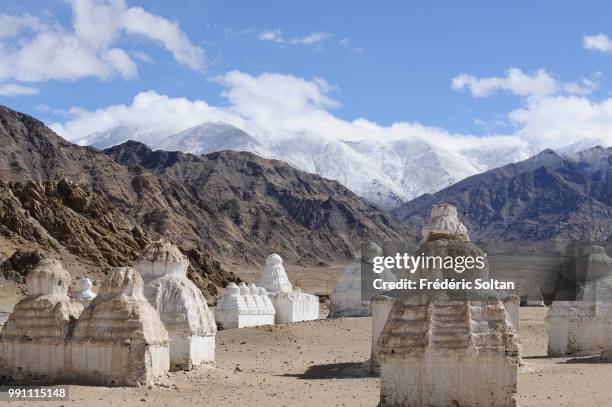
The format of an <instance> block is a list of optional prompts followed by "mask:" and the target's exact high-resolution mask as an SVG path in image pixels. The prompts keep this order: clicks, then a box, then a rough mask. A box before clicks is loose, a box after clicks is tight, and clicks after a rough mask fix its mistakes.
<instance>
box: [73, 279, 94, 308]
mask: <svg viewBox="0 0 612 407" xmlns="http://www.w3.org/2000/svg"><path fill="white" fill-rule="evenodd" d="M92 287H93V284H92V282H91V280H90V279H88V278H87V277H84V278H82V279H81V281H80V282H79V291H78V292H77V293H76V294H75V295H74V297H73V298H74V300H75V301H78V302H80V303H81V304H83V306H84V307H87V306H88V305H89V303H90V302H91V301H92V300H93V299H94V298H96V293H94V292H93V291H92V290H91V288H92Z"/></svg>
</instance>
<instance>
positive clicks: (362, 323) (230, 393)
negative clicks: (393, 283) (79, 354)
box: [0, 265, 612, 407]
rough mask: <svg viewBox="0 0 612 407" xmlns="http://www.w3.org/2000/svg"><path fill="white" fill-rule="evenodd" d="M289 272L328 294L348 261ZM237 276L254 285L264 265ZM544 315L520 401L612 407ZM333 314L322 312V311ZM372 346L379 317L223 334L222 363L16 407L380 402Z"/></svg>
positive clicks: (604, 379)
mask: <svg viewBox="0 0 612 407" xmlns="http://www.w3.org/2000/svg"><path fill="white" fill-rule="evenodd" d="M286 269H287V273H288V275H289V278H290V280H291V281H292V282H293V283H296V282H297V283H298V285H299V286H300V287H302V288H303V289H304V290H305V291H308V292H315V293H317V294H325V293H327V292H328V290H331V289H332V288H333V286H335V284H336V282H337V280H338V278H339V276H340V274H341V273H342V270H343V266H342V265H338V266H333V267H329V268H325V269H322V268H312V269H307V268H300V267H292V266H290V265H287V266H286ZM238 274H239V275H240V277H242V278H244V279H246V280H247V281H256V280H257V277H258V276H259V270H238ZM330 287H332V288H330ZM21 295H22V293H20V289H19V288H18V287H17V286H15V285H14V284H13V283H9V282H5V285H4V286H3V287H2V288H0V311H10V310H11V309H12V305H13V304H14V303H15V302H17V301H18V299H19V298H20V296H21ZM546 311H547V308H529V307H523V308H521V310H520V325H521V326H520V332H521V336H520V340H521V351H522V356H523V363H524V365H523V366H522V367H521V369H520V373H519V379H518V380H519V384H518V403H519V406H522V407H527V406H533V407H547V406H551V407H552V406H555V407H556V406H580V407H591V406H602V407H604V406H605V407H609V406H611V405H612V385H610V383H612V363H600V362H599V361H598V360H597V359H596V358H581V359H573V358H548V357H547V356H546V346H547V334H546V323H545V321H544V317H545V316H546ZM326 313H327V311H326V309H324V308H323V309H322V313H321V316H322V317H323V318H324V317H325V315H326ZM370 342H371V318H341V319H331V320H328V319H322V320H318V321H312V322H303V323H298V324H292V325H278V326H271V327H257V328H244V329H231V330H226V331H219V332H218V334H217V355H216V359H217V360H216V363H215V366H214V367H209V366H201V367H198V368H197V369H194V370H192V371H190V372H171V373H170V374H168V376H167V377H165V378H164V379H163V381H162V382H161V383H160V384H159V385H155V386H152V387H150V388H145V387H143V388H103V387H88V386H70V401H62V402H42V403H33V402H24V403H18V402H11V403H10V406H18V405H23V406H30V407H31V406H33V405H37V404H40V405H44V406H83V405H87V406H91V407H93V406H109V405H115V406H180V407H184V406H189V405H204V406H215V407H217V406H219V407H222V406H232V407H236V406H253V407H255V406H265V407H268V406H376V405H377V404H378V398H379V387H378V377H374V376H372V375H370V374H369V373H368V370H367V361H368V359H369V357H370ZM1 403H2V402H0V404H1Z"/></svg>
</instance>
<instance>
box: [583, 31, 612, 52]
mask: <svg viewBox="0 0 612 407" xmlns="http://www.w3.org/2000/svg"><path fill="white" fill-rule="evenodd" d="M582 46H583V47H584V48H586V49H589V50H591V51H598V52H605V53H610V52H612V40H610V38H608V36H607V35H605V34H601V33H600V34H597V35H585V36H584V37H583V38H582Z"/></svg>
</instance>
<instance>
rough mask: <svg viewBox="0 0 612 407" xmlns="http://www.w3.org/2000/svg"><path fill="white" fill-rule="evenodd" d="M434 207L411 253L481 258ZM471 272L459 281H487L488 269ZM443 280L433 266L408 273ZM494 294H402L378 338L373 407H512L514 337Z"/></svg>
mask: <svg viewBox="0 0 612 407" xmlns="http://www.w3.org/2000/svg"><path fill="white" fill-rule="evenodd" d="M441 206H442V208H439V207H434V209H433V210H432V218H431V219H430V221H429V222H428V225H427V227H426V228H424V232H423V233H424V235H425V236H426V240H425V242H424V243H423V244H421V246H420V247H419V249H418V250H417V253H423V254H424V255H427V256H441V257H443V258H444V257H446V256H450V257H456V256H461V257H468V256H469V257H477V256H483V257H484V252H482V250H480V249H479V248H478V247H477V246H476V245H474V244H473V243H471V242H470V241H469V238H468V236H467V233H466V231H465V230H464V229H462V228H461V227H460V226H461V224H460V222H459V220H458V219H457V217H456V210H454V209H452V208H449V206H450V205H447V204H444V205H441ZM441 216H444V217H448V218H447V219H440V217H441ZM451 273H452V271H451ZM471 273H472V274H471V275H470V273H468V272H465V273H464V274H463V276H462V277H466V278H470V279H472V278H484V279H486V278H488V264H487V265H486V267H485V268H484V269H482V270H475V271H472V272H471ZM445 277H446V275H445V271H444V270H441V269H437V268H435V266H434V268H421V269H419V270H417V272H416V273H415V278H416V279H419V278H427V279H436V278H445ZM501 297H502V295H501V294H499V293H496V292H493V291H487V292H482V293H479V294H478V295H474V294H473V293H472V292H469V293H468V292H462V291H461V290H457V291H446V290H432V291H417V292H414V291H411V290H404V291H403V292H402V293H401V295H400V297H399V298H398V299H397V300H396V301H395V302H394V303H393V306H392V308H391V310H390V312H389V315H388V317H387V321H386V324H385V326H384V328H383V330H382V333H381V334H380V338H379V339H378V352H379V361H380V404H379V405H380V406H381V407H387V406H393V407H396V406H455V405H456V406H492V407H515V406H516V392H517V373H518V366H519V363H520V356H519V347H518V336H517V334H516V332H515V331H514V328H513V323H512V319H511V316H510V314H509V313H508V312H507V311H506V308H505V306H504V304H503V301H502V300H501Z"/></svg>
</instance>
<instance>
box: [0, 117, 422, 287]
mask: <svg viewBox="0 0 612 407" xmlns="http://www.w3.org/2000/svg"><path fill="white" fill-rule="evenodd" d="M107 153H108V154H109V155H110V157H109V156H107V155H106V154H104V153H102V152H100V151H97V150H95V149H93V148H88V147H81V146H78V145H74V144H71V143H69V142H67V141H65V140H63V139H62V138H60V137H59V136H57V135H56V134H55V133H54V132H53V131H51V130H50V129H49V128H47V127H46V126H45V125H44V124H43V123H42V122H40V121H38V120H36V119H34V118H32V117H30V116H27V115H25V114H21V113H18V112H15V111H13V110H10V109H8V108H5V107H1V106H0V181H1V182H2V183H1V184H0V194H2V197H3V200H2V205H1V206H0V250H1V251H0V254H2V256H3V257H8V256H12V255H13V254H14V252H16V251H18V249H25V248H27V249H28V250H37V251H41V252H42V253H43V254H47V255H53V256H58V255H66V256H68V255H69V256H72V257H73V258H74V259H75V261H76V262H77V263H81V262H82V263H83V264H87V265H88V267H89V266H91V267H93V268H96V269H98V270H102V269H103V268H104V267H107V266H113V265H117V264H124V263H126V262H130V261H131V260H132V259H133V258H134V257H135V256H136V255H137V254H138V252H139V251H140V249H141V248H142V247H143V245H145V244H146V243H147V242H148V241H150V240H151V239H157V238H159V237H164V238H166V239H168V240H171V241H173V242H175V243H176V244H178V245H179V246H180V247H181V250H182V251H183V252H184V253H186V254H187V256H188V257H189V258H190V260H191V265H192V268H191V269H190V275H191V276H192V278H193V279H194V280H196V281H197V282H198V284H199V285H200V287H202V288H203V289H204V291H206V292H207V293H209V294H214V293H215V291H216V288H215V287H216V286H220V285H224V284H225V283H226V282H227V281H230V280H234V279H235V276H233V275H232V273H230V272H228V271H227V269H228V268H229V267H231V265H232V264H241V265H245V264H251V265H254V264H255V263H258V262H261V261H262V260H263V259H264V257H265V256H266V255H267V254H269V253H270V252H272V251H276V252H279V253H280V254H281V255H283V256H284V257H285V258H287V260H288V261H289V262H293V263H302V264H308V265H312V264H318V263H320V262H331V261H334V260H339V259H346V258H348V257H351V256H353V255H355V254H356V251H357V249H358V247H359V243H360V242H361V241H362V240H364V239H377V240H384V239H403V238H408V239H409V238H411V237H412V236H413V235H414V234H413V233H411V232H410V230H409V229H408V228H406V227H404V226H402V225H401V224H400V223H399V222H397V221H396V220H395V219H393V218H392V217H390V216H388V215H385V214H383V213H381V212H379V211H377V210H376V209H374V208H373V207H372V206H370V205H368V204H366V203H365V202H364V201H363V200H361V199H360V198H358V197H357V196H356V195H354V194H353V193H351V192H350V191H348V190H347V189H346V188H344V187H343V186H342V185H340V184H338V183H337V182H334V181H330V180H326V179H324V178H321V177H318V176H315V175H311V174H307V173H303V172H300V171H298V170H295V169H293V168H292V167H290V166H289V165H287V164H284V163H282V162H279V161H270V160H265V159H262V158H259V157H257V156H255V155H252V154H248V153H235V152H221V153H214V154H210V155H208V156H202V157H196V156H193V155H188V154H181V153H168V152H162V151H156V152H152V151H151V150H149V149H147V148H146V147H144V145H142V144H138V143H126V144H124V145H121V146H118V147H116V148H114V149H112V150H110V151H107ZM115 160H116V161H115ZM18 257H19V256H18ZM9 260H10V259H9ZM14 260H15V259H14ZM218 260H220V261H218ZM221 262H222V263H223V264H225V265H226V266H228V267H225V268H223V267H221ZM6 264H12V263H11V262H10V261H9V262H8V263H7V262H6V261H5V268H6Z"/></svg>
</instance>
